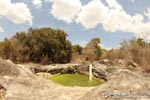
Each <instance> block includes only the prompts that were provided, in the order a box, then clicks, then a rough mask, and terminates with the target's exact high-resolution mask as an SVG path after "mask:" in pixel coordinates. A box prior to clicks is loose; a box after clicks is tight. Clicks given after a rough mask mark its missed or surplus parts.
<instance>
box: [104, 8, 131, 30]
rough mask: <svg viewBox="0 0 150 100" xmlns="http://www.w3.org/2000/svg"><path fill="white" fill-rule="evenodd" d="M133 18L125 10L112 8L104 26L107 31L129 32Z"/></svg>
mask: <svg viewBox="0 0 150 100" xmlns="http://www.w3.org/2000/svg"><path fill="white" fill-rule="evenodd" d="M131 21H132V18H131V16H130V15H128V14H127V13H126V12H124V11H120V10H117V9H111V10H110V11H109V14H108V15H107V17H106V18H105V20H104V21H103V27H104V29H105V30H106V31H110V32H116V31H124V32H127V31H128V28H129V27H130V26H131V23H132V22H131Z"/></svg>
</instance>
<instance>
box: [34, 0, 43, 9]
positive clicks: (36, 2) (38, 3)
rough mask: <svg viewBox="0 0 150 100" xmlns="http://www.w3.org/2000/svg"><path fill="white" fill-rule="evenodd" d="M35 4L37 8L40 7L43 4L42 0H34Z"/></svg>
mask: <svg viewBox="0 0 150 100" xmlns="http://www.w3.org/2000/svg"><path fill="white" fill-rule="evenodd" d="M32 3H33V5H35V6H36V7H37V8H40V7H41V6H42V0H33V1H32Z"/></svg>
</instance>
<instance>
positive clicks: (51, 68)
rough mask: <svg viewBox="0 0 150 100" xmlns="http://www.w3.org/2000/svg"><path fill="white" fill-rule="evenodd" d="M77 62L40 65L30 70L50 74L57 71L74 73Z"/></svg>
mask: <svg viewBox="0 0 150 100" xmlns="http://www.w3.org/2000/svg"><path fill="white" fill-rule="evenodd" d="M78 66H79V64H56V65H47V66H41V67H32V68H30V70H31V71H32V72H33V73H39V72H47V73H50V74H58V73H67V72H68V73H75V72H76V67H78Z"/></svg>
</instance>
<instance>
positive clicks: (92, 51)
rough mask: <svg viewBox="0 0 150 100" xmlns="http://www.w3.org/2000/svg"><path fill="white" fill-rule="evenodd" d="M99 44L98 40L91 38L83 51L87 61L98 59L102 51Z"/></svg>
mask: <svg viewBox="0 0 150 100" xmlns="http://www.w3.org/2000/svg"><path fill="white" fill-rule="evenodd" d="M99 44H100V39H99V38H93V39H91V41H90V42H89V43H88V44H87V46H86V47H85V49H84V54H85V55H87V60H89V59H91V60H98V59H99V58H100V56H101V54H102V50H101V47H100V46H99Z"/></svg>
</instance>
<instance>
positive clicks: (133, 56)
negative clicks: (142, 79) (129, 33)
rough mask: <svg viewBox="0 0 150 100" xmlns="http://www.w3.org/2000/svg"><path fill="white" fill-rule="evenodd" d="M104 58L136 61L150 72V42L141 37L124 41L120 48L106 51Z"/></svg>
mask: <svg viewBox="0 0 150 100" xmlns="http://www.w3.org/2000/svg"><path fill="white" fill-rule="evenodd" d="M102 59H110V60H115V59H124V60H126V61H134V62H136V63H137V64H138V65H139V66H141V67H142V69H143V70H144V71H146V72H150V44H149V43H146V42H144V41H143V39H140V38H138V39H132V40H129V41H123V42H121V47H120V48H118V49H114V50H113V49H112V50H109V51H107V52H105V53H104V54H103V55H102Z"/></svg>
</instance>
